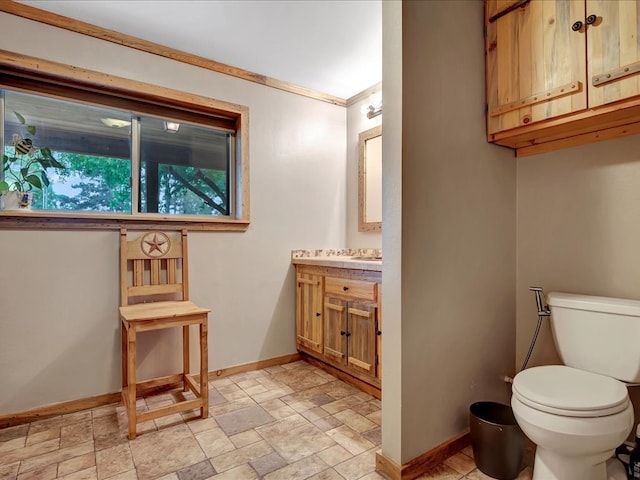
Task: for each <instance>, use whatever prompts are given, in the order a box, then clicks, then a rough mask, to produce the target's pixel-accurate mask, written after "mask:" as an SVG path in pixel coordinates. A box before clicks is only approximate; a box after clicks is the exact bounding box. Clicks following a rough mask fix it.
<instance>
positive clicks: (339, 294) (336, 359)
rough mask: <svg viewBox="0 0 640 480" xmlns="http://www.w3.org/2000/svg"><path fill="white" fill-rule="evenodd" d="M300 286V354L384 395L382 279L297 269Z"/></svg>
mask: <svg viewBox="0 0 640 480" xmlns="http://www.w3.org/2000/svg"><path fill="white" fill-rule="evenodd" d="M296 280H297V287H296V289H297V294H296V339H297V341H296V342H297V348H298V350H299V351H300V352H301V353H303V354H306V355H309V356H311V357H313V358H314V359H316V360H319V361H321V362H322V363H323V364H324V365H326V366H327V367H329V370H330V371H336V370H337V371H339V372H342V373H344V374H346V375H347V377H344V376H341V377H340V378H343V379H345V380H347V381H349V380H350V379H349V378H348V377H351V380H354V382H353V383H356V384H357V385H359V386H362V384H363V383H364V384H367V385H369V386H371V387H373V388H374V390H376V391H377V394H378V395H379V393H380V386H381V378H380V372H381V365H380V353H381V352H380V350H381V335H382V319H381V315H380V290H381V285H380V281H381V273H380V272H370V271H367V272H365V271H362V270H357V269H353V270H352V269H346V268H331V267H315V266H307V265H297V266H296ZM372 393H374V394H375V393H376V392H375V391H374V392H372Z"/></svg>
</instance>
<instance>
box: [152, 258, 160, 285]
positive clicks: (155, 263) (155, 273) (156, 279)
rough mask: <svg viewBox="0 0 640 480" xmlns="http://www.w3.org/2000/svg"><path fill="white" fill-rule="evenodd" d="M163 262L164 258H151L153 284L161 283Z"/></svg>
mask: <svg viewBox="0 0 640 480" xmlns="http://www.w3.org/2000/svg"><path fill="white" fill-rule="evenodd" d="M161 262H162V260H159V259H157V258H156V259H153V260H149V264H150V267H151V268H150V273H151V281H150V282H149V283H151V285H160V269H161V266H160V263H161Z"/></svg>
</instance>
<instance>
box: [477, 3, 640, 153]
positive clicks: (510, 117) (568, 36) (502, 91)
mask: <svg viewBox="0 0 640 480" xmlns="http://www.w3.org/2000/svg"><path fill="white" fill-rule="evenodd" d="M514 5H521V6H520V7H518V8H515V9H512V8H511V7H513V6H514ZM485 14H486V26H485V28H486V39H485V40H486V42H485V46H486V50H485V53H486V75H487V134H488V140H489V141H490V142H493V143H497V144H499V145H505V146H509V147H512V148H515V149H516V150H517V151H518V155H519V156H521V155H526V154H534V153H540V152H542V151H548V150H555V149H559V148H565V147H569V146H574V145H579V144H583V143H590V142H594V141H599V140H604V139H607V138H614V137H617V136H623V135H629V134H632V133H638V132H640V126H639V125H640V123H638V122H640V48H638V46H637V45H638V44H637V39H638V34H639V33H640V1H638V0H530V1H529V2H526V1H513V0H507V1H505V0H486V2H485Z"/></svg>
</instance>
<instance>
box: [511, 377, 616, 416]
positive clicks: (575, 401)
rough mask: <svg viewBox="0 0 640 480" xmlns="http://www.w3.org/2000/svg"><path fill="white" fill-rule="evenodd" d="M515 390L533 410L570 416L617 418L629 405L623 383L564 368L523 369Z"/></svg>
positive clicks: (518, 396) (518, 397) (514, 382)
mask: <svg viewBox="0 0 640 480" xmlns="http://www.w3.org/2000/svg"><path fill="white" fill-rule="evenodd" d="M512 390H513V395H514V396H515V397H516V398H517V399H518V400H520V402H522V403H523V404H525V405H527V406H529V407H531V408H534V409H536V410H540V411H542V412H547V413H552V414H555V415H561V416H567V417H603V416H607V415H614V414H616V413H619V412H621V411H623V410H624V409H625V408H627V405H628V404H629V395H628V393H627V389H626V386H625V385H624V384H623V383H622V382H620V381H618V380H616V379H614V378H610V377H606V376H604V375H600V374H597V373H591V372H585V371H583V370H578V369H576V368H572V367H567V366H564V365H549V366H544V367H533V368H529V369H527V370H523V371H522V372H520V373H518V374H517V375H516V377H515V378H514V379H513V389H512Z"/></svg>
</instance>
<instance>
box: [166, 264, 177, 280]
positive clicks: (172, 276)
mask: <svg viewBox="0 0 640 480" xmlns="http://www.w3.org/2000/svg"><path fill="white" fill-rule="evenodd" d="M177 264H178V261H177V260H176V259H175V258H167V283H176V268H177Z"/></svg>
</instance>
